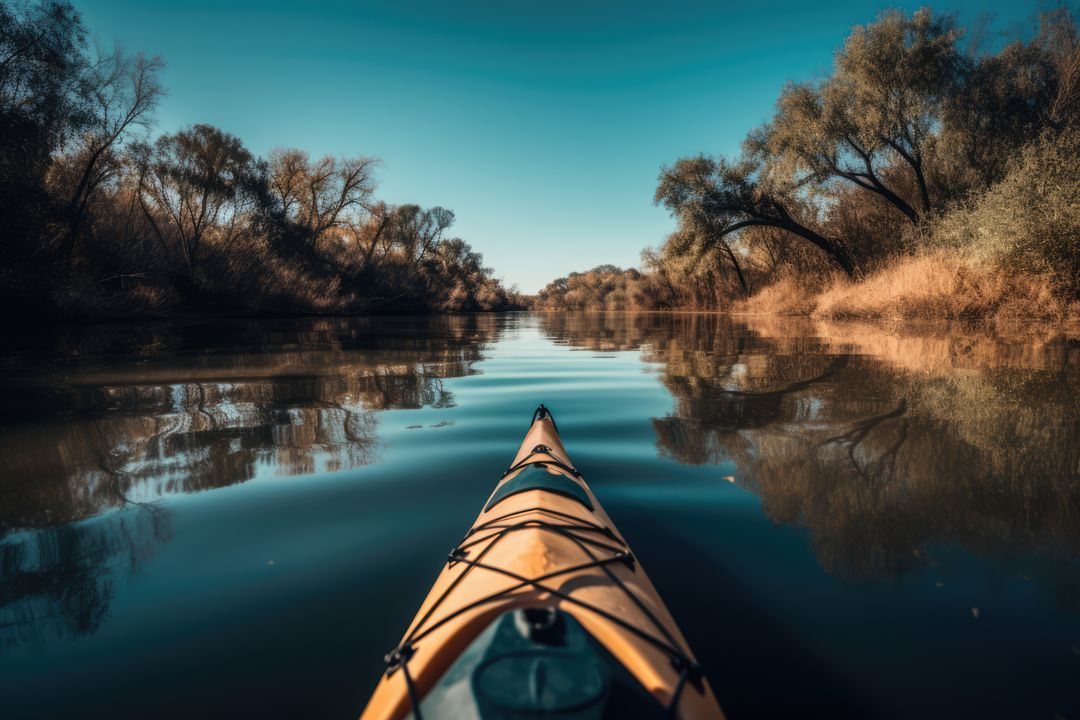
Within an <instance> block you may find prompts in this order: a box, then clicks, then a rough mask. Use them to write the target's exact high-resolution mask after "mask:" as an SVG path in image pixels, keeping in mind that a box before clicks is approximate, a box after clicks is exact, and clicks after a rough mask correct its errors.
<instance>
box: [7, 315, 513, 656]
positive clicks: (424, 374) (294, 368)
mask: <svg viewBox="0 0 1080 720" xmlns="http://www.w3.org/2000/svg"><path fill="white" fill-rule="evenodd" d="M371 322H372V321H369V320H362V319H352V320H311V321H295V320H294V321H288V322H284V321H283V322H281V323H274V322H265V321H263V322H254V321H251V322H248V321H236V322H227V323H215V324H212V325H203V326H184V325H178V326H158V325H145V326H131V327H108V328H94V329H92V330H87V329H73V330H70V331H66V332H57V333H53V334H46V335H42V336H40V337H36V338H21V339H17V340H16V341H15V342H16V345H15V347H14V348H13V350H14V352H12V353H11V354H9V355H7V356H5V357H4V359H3V361H2V362H3V371H4V372H3V374H2V376H0V377H2V378H3V380H2V381H0V392H2V393H3V395H4V397H5V398H6V399H5V402H4V404H3V405H2V406H0V407H2V409H0V498H2V502H0V647H2V646H3V645H11V644H13V643H19V642H24V641H29V640H33V639H35V638H39V637H41V636H42V635H43V634H47V633H49V632H51V633H53V634H54V635H56V636H58V637H67V636H72V635H77V634H80V633H91V632H93V631H94V630H95V629H96V628H97V627H98V625H99V623H100V622H101V620H102V619H103V618H104V617H105V616H106V614H107V608H108V605H109V600H110V597H111V593H112V580H111V579H110V577H111V576H112V572H113V570H114V569H115V566H116V565H117V564H118V563H120V564H121V565H126V567H127V570H128V571H129V572H136V571H137V570H138V566H139V565H140V563H141V562H142V560H143V559H145V558H146V557H148V556H149V555H151V554H152V553H153V552H154V551H155V548H156V547H157V546H159V545H160V544H161V543H162V542H165V541H167V540H168V538H169V537H170V534H171V530H170V520H169V516H168V512H167V510H166V509H164V508H162V507H158V506H156V505H155V504H154V502H155V501H156V500H158V499H160V498H161V497H163V496H167V495H170V494H176V493H191V492H197V491H201V490H207V489H212V488H217V487H223V486H226V485H231V484H235V483H240V482H244V481H247V480H250V479H252V478H254V477H255V476H256V475H259V474H262V473H266V474H275V475H303V474H311V473H315V472H323V471H335V470H343V469H349V468H355V467H358V466H361V465H365V464H368V463H371V462H373V461H374V460H376V459H377V456H378V447H379V445H378V434H377V419H376V411H379V410H384V409H389V408H420V407H452V406H453V405H454V402H455V400H454V397H453V394H452V393H450V392H449V391H448V390H447V389H446V388H445V386H444V383H443V380H444V379H445V378H452V377H460V376H463V375H466V374H469V373H471V372H473V369H472V366H473V364H474V363H475V362H476V361H477V360H479V359H480V358H481V356H482V351H483V349H484V347H485V346H486V344H487V343H489V342H491V341H492V340H493V339H494V338H495V337H496V335H497V332H498V329H499V325H498V321H497V320H496V319H494V318H490V317H488V318H485V317H443V318H432V319H419V320H410V321H402V322H398V323H396V324H394V325H393V326H391V327H390V328H389V329H388V328H386V327H382V326H380V327H379V328H378V332H372V326H371V324H370V323H371ZM133 357H134V358H138V360H137V362H135V363H132V362H131V361H130V358H133ZM113 509H122V510H124V511H123V512H121V513H118V514H116V515H110V516H108V517H105V518H102V519H101V520H99V521H93V522H88V523H81V524H74V523H77V522H78V521H80V520H83V519H85V518H89V517H91V516H95V515H98V514H100V513H102V512H104V511H107V510H113ZM31 529H37V531H36V532H28V531H27V530H31ZM20 531H22V532H20ZM5 536H6V537H5ZM123 559H126V562H121V560H123Z"/></svg>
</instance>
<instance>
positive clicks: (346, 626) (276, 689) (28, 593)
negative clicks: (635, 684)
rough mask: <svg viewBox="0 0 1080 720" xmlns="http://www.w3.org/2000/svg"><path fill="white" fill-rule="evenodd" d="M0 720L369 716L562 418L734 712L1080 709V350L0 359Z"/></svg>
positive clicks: (723, 339) (677, 325)
mask: <svg viewBox="0 0 1080 720" xmlns="http://www.w3.org/2000/svg"><path fill="white" fill-rule="evenodd" d="M0 392H2V397H3V400H2V401H0V715H2V716H3V717H5V718H60V717H65V718H67V717H83V718H85V717H103V718H147V717H251V716H256V715H257V716H260V717H263V718H269V717H273V718H277V717H312V716H319V717H329V718H343V719H347V718H353V717H355V716H356V715H357V714H358V713H359V711H360V710H361V708H362V707H363V705H364V703H365V701H366V700H367V697H368V694H369V693H370V691H371V689H372V688H373V687H374V685H375V682H376V681H377V679H378V677H379V673H380V672H381V670H382V667H383V666H382V655H383V654H384V653H385V652H386V651H387V650H388V649H390V648H391V647H393V646H394V645H395V644H396V642H397V640H398V639H399V637H400V635H401V633H402V632H403V631H404V629H405V626H406V624H407V623H408V621H409V620H410V618H411V617H412V615H413V613H414V612H415V610H416V608H417V606H418V605H419V603H420V601H421V599H422V598H423V597H424V595H425V594H426V592H427V590H428V588H429V586H430V583H431V582H432V580H433V579H434V577H435V575H436V573H437V572H438V570H439V568H440V567H441V565H442V562H443V559H444V556H445V553H446V551H447V550H448V549H449V548H451V547H452V546H453V545H454V544H455V543H456V542H457V540H458V539H459V538H460V536H461V534H462V532H463V531H464V530H465V529H467V528H468V526H469V524H470V523H471V522H472V520H473V518H474V517H475V515H476V513H477V512H478V510H479V508H480V507H481V505H482V503H483V501H484V500H485V498H486V497H487V495H488V493H489V492H490V490H491V488H492V487H493V485H494V483H495V481H496V480H497V479H498V477H499V476H500V474H501V471H502V470H503V469H504V468H505V466H506V465H507V464H508V463H509V461H510V460H511V458H512V455H513V454H514V451H515V450H516V448H517V446H518V443H519V442H520V440H521V438H522V435H523V433H524V431H525V430H526V428H527V425H528V421H529V417H530V415H531V413H532V411H533V408H534V407H535V406H536V405H537V403H539V402H544V403H545V404H547V405H548V406H550V407H551V408H552V410H553V411H554V414H555V416H556V418H557V419H558V421H559V427H560V429H561V430H562V434H563V439H564V441H565V443H566V445H567V448H568V450H569V452H570V453H571V455H572V456H573V459H574V460H575V461H576V464H577V466H578V467H579V468H580V469H581V470H582V471H583V472H584V474H585V477H586V478H587V479H588V480H589V482H590V483H591V485H592V487H593V488H594V490H595V491H596V494H597V495H598V496H599V498H600V500H601V501H602V502H603V503H604V505H605V506H606V507H607V510H608V511H609V513H610V514H611V516H612V517H613V518H614V520H615V522H616V523H617V524H618V526H619V528H620V529H621V530H622V532H623V534H625V535H626V536H627V538H628V539H629V541H630V543H631V545H632V546H633V549H634V550H635V552H636V554H637V555H638V557H639V558H640V559H641V561H642V563H643V565H644V566H645V568H646V569H647V570H648V572H649V574H650V575H651V576H652V579H653V581H654V582H655V584H656V586H657V587H658V589H659V591H660V594H661V595H662V596H663V597H664V599H665V600H666V601H667V603H668V605H669V607H670V608H671V610H672V612H673V614H674V615H675V618H676V619H677V620H678V622H679V623H680V625H681V627H682V629H683V631H684V633H685V635H686V636H687V638H688V639H689V641H690V644H691V646H692V647H693V648H694V650H695V652H696V653H697V655H698V657H699V659H700V660H701V662H702V664H703V665H704V667H705V670H706V673H707V675H708V676H709V678H710V680H711V682H712V684H713V687H714V688H715V690H716V693H717V695H718V697H719V698H720V701H721V704H722V705H723V706H724V708H725V709H726V710H727V712H728V714H729V716H730V717H733V718H740V717H760V716H766V715H777V714H789V713H790V714H796V713H797V714H799V715H802V716H816V715H821V714H824V713H830V714H831V715H832V716H833V717H838V716H840V717H845V716H855V717H888V718H907V717H942V718H946V717H948V718H955V717H960V716H967V717H970V716H985V717H1026V718H1046V719H1047V720H1050V719H1052V718H1059V717H1064V718H1080V344H1078V343H1077V342H1076V341H1072V342H1069V341H1066V340H1063V339H1060V338H1055V337H1053V336H1046V337H1043V336H1037V337H1025V338H1023V339H1020V340H1007V339H1002V338H1000V337H994V336H990V335H979V336H968V337H964V336H960V335H948V334H940V335H935V334H932V333H930V334H925V335H911V336H901V335H893V334H889V333H885V332H882V331H880V330H875V329H874V328H870V327H858V326H855V327H852V326H829V325H822V324H812V323H810V322H808V321H784V322H781V321H777V320H768V321H767V320H754V319H744V320H740V319H732V318H727V317H723V316H716V315H656V314H652V315H625V314H612V315H600V314H580V315H547V316H537V315H524V314H522V315H504V316H490V315H489V316H463V317H434V318H398V319H343V320H326V319H322V320H299V321H298V320H288V321H247V320H244V321H219V322H214V323H206V324H199V323H178V324H169V325H131V326H104V327H83V328H78V329H73V330H68V331H50V332H48V333H43V334H42V335H40V336H37V337H31V338H21V339H18V340H14V341H9V342H8V343H7V344H6V345H5V347H4V348H3V349H0Z"/></svg>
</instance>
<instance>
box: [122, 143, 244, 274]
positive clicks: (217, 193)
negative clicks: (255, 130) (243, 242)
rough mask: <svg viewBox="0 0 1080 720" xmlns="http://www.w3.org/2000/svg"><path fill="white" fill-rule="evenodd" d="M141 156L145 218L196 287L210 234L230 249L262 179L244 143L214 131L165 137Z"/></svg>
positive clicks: (141, 199) (141, 189)
mask: <svg viewBox="0 0 1080 720" xmlns="http://www.w3.org/2000/svg"><path fill="white" fill-rule="evenodd" d="M139 155H140V163H139V170H138V173H139V179H138V182H139V190H140V204H141V208H142V210H143V213H144V214H145V216H146V218H147V220H148V221H149V223H150V225H151V227H152V228H153V232H154V234H155V236H156V237H157V239H158V240H159V242H160V243H161V245H162V247H163V248H165V249H166V251H167V252H168V253H170V254H172V255H174V256H179V260H180V261H181V262H182V264H183V267H184V269H185V271H186V275H187V280H188V282H189V283H190V284H191V285H193V286H194V285H196V284H197V282H198V278H197V268H198V257H199V253H200V250H201V248H202V246H203V243H204V241H205V240H206V238H207V236H208V234H210V233H216V234H217V235H219V239H220V241H221V242H222V243H226V244H227V243H228V241H229V240H230V239H231V238H232V237H233V236H234V235H235V234H236V233H237V232H239V231H240V230H241V228H242V222H243V220H244V214H245V211H246V210H249V209H250V207H251V203H252V199H253V197H254V196H255V193H256V192H257V190H258V184H259V182H260V181H261V180H262V178H260V176H259V174H258V170H257V167H256V165H255V162H254V159H253V158H252V156H251V153H249V152H248V151H247V150H246V149H245V148H244V145H243V143H242V142H241V141H240V139H239V138H237V137H235V136H234V135H230V134H229V133H226V132H224V131H222V130H219V129H217V128H215V127H212V126H210V125H195V126H194V127H191V128H188V129H186V130H181V131H179V132H177V133H175V134H173V135H163V136H162V137H160V138H158V140H157V141H156V142H155V143H154V144H153V145H152V146H143V147H142V148H141V149H140V151H139Z"/></svg>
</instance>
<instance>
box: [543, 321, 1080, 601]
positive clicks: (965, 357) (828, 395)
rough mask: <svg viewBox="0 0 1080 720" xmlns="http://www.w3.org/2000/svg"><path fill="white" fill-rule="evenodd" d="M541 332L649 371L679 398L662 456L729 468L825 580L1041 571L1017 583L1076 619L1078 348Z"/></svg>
mask: <svg viewBox="0 0 1080 720" xmlns="http://www.w3.org/2000/svg"><path fill="white" fill-rule="evenodd" d="M544 329H545V332H546V333H547V334H548V335H549V336H551V337H553V338H557V339H559V340H563V341H566V342H568V343H570V344H571V345H574V346H576V347H582V348H587V349H590V350H619V349H638V348H640V349H641V350H642V352H643V356H644V357H645V358H646V359H647V360H649V361H651V362H655V363H658V364H659V373H660V378H661V381H662V382H663V384H664V386H665V387H666V388H667V389H668V390H669V391H670V392H671V394H672V396H673V398H674V410H673V411H672V412H671V413H670V414H668V415H667V416H665V417H660V418H655V419H654V421H653V425H654V428H655V430H656V438H657V446H658V449H659V451H660V452H661V453H662V454H663V455H665V456H668V457H671V458H674V459H676V460H678V461H680V462H684V463H691V464H703V463H717V462H720V461H724V460H729V461H734V463H735V465H736V467H737V472H736V475H735V481H736V482H737V483H738V484H739V485H741V486H743V487H746V488H748V489H750V490H751V491H753V492H754V493H756V494H757V495H759V496H760V497H761V499H762V504H763V507H764V510H765V512H766V514H767V515H768V517H769V518H770V519H772V520H773V521H775V522H779V523H791V524H799V525H802V526H805V527H806V528H807V529H808V531H809V533H810V538H811V543H812V546H813V549H814V551H815V553H816V555H817V557H818V560H819V562H820V564H821V565H822V566H823V567H824V568H825V569H826V570H827V571H829V572H830V573H833V574H835V575H838V576H840V577H843V578H847V579H870V578H896V577H899V576H902V575H903V574H905V573H907V572H909V571H911V570H913V569H916V568H921V567H925V566H928V565H930V566H933V565H934V564H935V563H936V562H937V561H936V559H935V550H936V549H937V548H940V547H942V546H944V545H946V544H950V543H956V544H959V545H961V546H963V547H964V548H966V549H967V550H968V551H970V552H972V553H976V554H981V555H993V556H995V557H998V558H1000V559H1003V560H1004V559H1016V558H1024V557H1028V558H1031V557H1034V556H1037V557H1038V558H1039V560H1038V561H1037V562H1035V561H1032V562H1031V563H1027V564H1026V565H1025V566H1024V567H1025V568H1026V570H1025V572H1030V573H1031V574H1043V575H1044V576H1045V579H1046V580H1047V581H1048V582H1050V583H1051V585H1052V591H1053V593H1054V596H1055V597H1056V601H1057V603H1058V604H1059V605H1060V606H1061V607H1064V608H1066V609H1069V610H1070V611H1073V612H1080V567H1078V566H1077V563H1076V562H1075V559H1076V558H1077V557H1078V556H1080V346H1078V345H1077V344H1076V343H1075V342H1071V343H1070V342H1069V341H1068V340H1065V339H1062V338H1056V337H1054V336H1053V335H1052V334H1051V335H1050V336H1049V337H1041V338H1031V337H1025V338H1019V339H1011V338H1000V337H993V336H978V335H976V336H972V335H971V334H970V333H966V334H963V335H960V334H950V333H948V332H939V333H937V334H933V333H927V334H921V335H920V334H909V335H897V334H891V333H887V332H884V331H882V330H880V329H875V328H867V327H853V326H844V325H839V326H835V325H825V324H815V323H809V322H808V321H778V320H775V319H774V320H765V319H757V318H741V319H734V320H733V319H731V318H727V317H721V316H707V315H685V316H679V317H676V318H671V317H665V316H657V315H637V316H635V315H606V316H605V315H549V316H546V317H545V318H544ZM1033 563H1034V564H1033Z"/></svg>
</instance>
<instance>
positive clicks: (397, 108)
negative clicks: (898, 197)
mask: <svg viewBox="0 0 1080 720" xmlns="http://www.w3.org/2000/svg"><path fill="white" fill-rule="evenodd" d="M74 3H75V5H76V7H77V8H78V9H79V10H80V11H81V12H82V13H83V17H84V20H85V22H86V24H87V26H88V27H89V29H90V31H91V32H92V33H93V34H94V35H96V36H97V37H98V38H99V39H100V40H102V41H105V42H111V41H118V42H120V43H122V44H123V45H124V46H125V47H126V48H127V49H129V50H145V51H146V52H147V53H148V54H157V55H161V56H163V57H164V59H165V61H166V63H167V64H168V67H167V69H166V70H165V73H164V82H165V85H166V87H167V88H168V91H169V95H168V97H167V98H166V99H165V100H164V102H163V103H162V105H161V108H160V110H159V112H158V123H157V125H158V128H159V129H160V130H165V131H171V130H175V129H177V128H179V127H183V126H186V125H191V124H194V123H196V122H207V123H211V124H213V125H217V126H218V127H220V128H222V129H224V130H227V131H229V132H231V133H234V134H236V135H238V136H240V137H241V138H242V139H243V140H244V142H245V143H246V144H247V146H248V148H249V149H250V150H252V151H253V152H255V153H257V154H263V155H265V153H266V152H267V151H268V150H269V149H270V148H272V147H275V146H278V145H282V146H290V147H299V148H303V149H305V150H307V151H309V152H310V153H312V154H313V155H322V154H326V153H332V154H335V155H375V156H378V157H380V158H381V159H382V160H383V167H382V169H381V170H380V172H379V181H380V185H379V193H378V194H379V196H380V197H381V198H382V199H384V200H387V201H388V202H393V203H402V202H416V203H419V204H422V205H425V206H431V205H442V206H444V207H448V208H451V209H452V210H454V212H455V213H456V214H457V222H456V224H455V227H454V233H455V234H457V235H460V236H461V237H462V238H464V239H465V240H466V241H468V242H469V243H470V244H472V245H473V247H474V248H475V249H477V250H479V251H480V252H482V253H483V254H484V257H485V260H486V263H487V264H488V265H490V266H492V267H494V268H495V271H496V275H497V276H499V277H501V278H503V279H504V280H505V281H506V282H507V283H508V284H517V285H519V286H520V288H521V289H522V290H523V291H527V292H532V291H535V290H537V289H539V288H540V287H541V286H542V285H544V284H545V283H546V282H548V281H549V280H551V279H553V278H555V277H558V276H560V275H565V274H567V273H568V272H571V271H574V270H585V269H588V268H590V267H593V266H595V265H598V264H600V263H608V262H610V263H614V264H617V265H622V266H624V267H625V266H633V265H636V264H637V263H638V258H639V254H640V252H641V250H642V248H644V247H646V246H651V245H657V244H659V243H660V242H661V241H662V240H663V238H664V236H665V235H666V234H667V233H668V232H670V231H671V229H672V227H673V223H672V222H671V220H670V219H669V218H668V217H667V215H666V213H664V212H663V211H662V210H660V209H658V208H655V207H653V205H652V194H653V190H654V188H655V183H656V176H657V174H658V172H659V170H660V167H661V165H663V164H666V163H670V162H672V161H673V160H675V159H676V158H677V157H679V156H680V155H687V154H693V153H698V152H709V153H731V152H735V151H737V149H738V146H739V143H740V141H741V140H742V138H743V136H744V135H745V134H746V132H747V131H748V130H749V129H750V128H752V127H753V126H755V125H757V124H760V123H761V122H763V121H765V120H766V119H767V118H768V116H769V113H770V111H771V108H772V105H773V102H774V101H775V99H776V96H777V94H778V92H779V90H780V88H781V87H782V86H783V84H784V82H785V81H787V80H807V79H813V78H817V77H821V76H823V75H825V74H826V73H827V72H828V70H829V67H830V65H831V62H832V55H833V52H834V51H835V50H836V48H837V47H838V46H839V45H840V44H841V43H842V42H843V39H844V37H845V36H846V35H847V34H848V31H849V29H850V27H851V26H852V25H855V24H861V23H865V22H868V21H871V20H873V18H874V17H875V16H876V14H877V13H878V11H879V9H880V8H882V7H884V6H886V5H882V4H876V3H868V2H852V1H849V0H844V1H842V2H810V1H808V0H795V1H792V2H776V3H758V2H723V3H721V2H674V1H663V2H662V1H660V0H656V1H654V2H634V1H631V0H609V1H605V2H601V1H599V0H572V1H570V2H563V1H561V0H547V1H544V2H540V1H537V0H494V1H488V0H484V1H476V2H464V1H461V0H434V1H431V2H410V1H408V0H386V1H378V2H375V1H370V2H359V1H357V2H346V1H344V0H338V1H333V2H331V1H321V0H320V1H317V0H308V1H306V2H301V1H290V2H280V1H278V0H257V1H252V0H239V1H232V0H216V1H207V0H184V1H182V2H180V1H177V2H169V1H166V0H152V1H148V0H111V1H106V0H74ZM921 4H924V3H919V2H915V3H906V2H905V3H901V4H896V5H897V6H900V7H904V8H906V9H909V10H910V9H913V8H915V7H918V6H919V5H921ZM935 7H936V8H937V9H941V10H949V11H954V12H958V13H959V15H960V18H961V21H970V20H973V19H975V18H977V17H978V16H980V15H982V14H983V13H991V14H992V15H993V16H994V23H993V26H994V28H996V29H998V30H1011V31H1013V32H1015V31H1016V30H1017V28H1018V27H1019V26H1020V24H1021V23H1025V24H1026V23H1027V21H1028V20H1029V19H1030V18H1031V16H1032V14H1033V13H1034V11H1035V10H1036V7H1037V6H1036V5H1035V3H1034V2H1033V1H1032V2H1015V1H1008V0H984V2H966V3H963V2H955V1H952V2H947V3H944V4H939V5H935Z"/></svg>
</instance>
